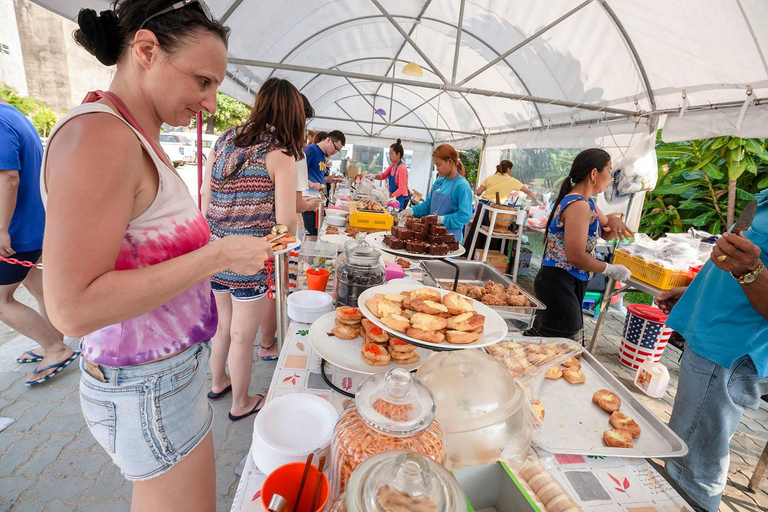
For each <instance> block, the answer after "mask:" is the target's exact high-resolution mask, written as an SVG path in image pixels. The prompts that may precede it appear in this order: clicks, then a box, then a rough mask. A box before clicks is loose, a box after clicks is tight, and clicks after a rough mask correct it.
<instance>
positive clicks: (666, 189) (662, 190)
mask: <svg viewBox="0 0 768 512" xmlns="http://www.w3.org/2000/svg"><path fill="white" fill-rule="evenodd" d="M690 188H691V185H690V184H688V183H677V184H675V185H662V186H661V187H656V189H655V190H654V191H653V192H654V193H655V194H659V195H664V194H681V193H683V192H685V191H686V190H689V189H690Z"/></svg>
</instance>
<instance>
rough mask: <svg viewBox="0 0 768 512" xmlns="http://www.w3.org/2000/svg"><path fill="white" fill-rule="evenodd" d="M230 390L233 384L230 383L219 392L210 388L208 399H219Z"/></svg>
mask: <svg viewBox="0 0 768 512" xmlns="http://www.w3.org/2000/svg"><path fill="white" fill-rule="evenodd" d="M230 391H232V384H230V385H229V386H227V387H225V388H224V389H222V390H221V391H219V392H218V393H215V392H214V391H213V390H210V391H209V392H208V395H207V396H208V400H218V399H219V398H221V397H223V396H224V395H226V394H227V393H229V392H230Z"/></svg>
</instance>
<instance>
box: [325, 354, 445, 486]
mask: <svg viewBox="0 0 768 512" xmlns="http://www.w3.org/2000/svg"><path fill="white" fill-rule="evenodd" d="M434 417H435V403H434V400H433V398H432V393H430V391H429V389H427V388H426V387H425V386H424V385H423V384H421V383H420V382H419V381H418V380H416V379H414V378H413V377H412V376H411V374H410V372H408V371H406V370H404V369H402V368H394V369H392V370H389V371H388V372H387V373H386V374H377V375H372V376H371V377H369V378H368V379H366V380H365V381H363V383H362V384H361V385H360V389H359V390H358V392H357V395H355V402H354V404H353V405H351V406H349V407H348V408H347V410H345V411H344V412H343V413H342V415H341V417H340V418H339V421H338V422H337V423H336V428H335V429H334V432H333V446H332V451H331V458H332V462H331V463H332V476H331V500H335V499H336V498H337V497H338V496H339V494H340V493H341V492H343V491H344V489H345V488H346V485H347V482H348V481H349V479H350V477H351V476H352V472H353V471H354V470H355V468H357V466H359V465H360V464H361V463H363V462H364V461H365V460H366V459H368V458H370V457H372V456H373V455H376V454H378V453H382V452H387V451H392V450H402V451H411V452H416V453H420V454H422V455H425V456H427V457H429V458H430V459H432V460H434V461H435V462H437V463H438V464H443V462H444V459H445V436H444V435H443V429H442V428H441V427H440V425H439V424H438V423H437V421H435V420H434Z"/></svg>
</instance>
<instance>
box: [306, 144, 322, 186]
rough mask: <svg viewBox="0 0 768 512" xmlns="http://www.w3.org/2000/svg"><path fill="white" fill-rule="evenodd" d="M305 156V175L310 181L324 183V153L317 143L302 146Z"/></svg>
mask: <svg viewBox="0 0 768 512" xmlns="http://www.w3.org/2000/svg"><path fill="white" fill-rule="evenodd" d="M304 154H305V155H306V156H307V177H308V178H309V181H311V182H312V183H322V184H323V185H325V153H323V150H322V149H320V146H318V145H317V144H310V145H309V146H307V147H305V148H304Z"/></svg>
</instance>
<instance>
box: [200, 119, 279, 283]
mask: <svg viewBox="0 0 768 512" xmlns="http://www.w3.org/2000/svg"><path fill="white" fill-rule="evenodd" d="M236 136H237V128H230V129H229V130H227V131H226V132H224V133H223V134H222V135H221V137H219V140H217V141H216V144H215V145H214V147H213V159H214V160H213V166H212V168H211V204H210V206H209V207H208V211H207V212H206V215H205V218H206V220H207V221H208V225H209V226H210V228H211V241H213V240H218V239H219V238H222V237H225V236H227V235H249V236H256V237H261V236H267V235H268V234H270V232H271V230H272V228H273V227H274V226H275V223H276V219H275V184H274V183H273V182H272V178H271V177H270V176H269V173H268V172H267V165H266V163H265V160H264V158H265V157H266V155H267V153H269V152H270V151H274V150H276V149H279V148H280V147H281V146H280V145H279V144H278V142H277V141H276V140H274V139H267V138H262V139H261V140H259V141H258V143H257V144H255V145H253V146H248V147H244V148H241V147H238V146H236V145H235V137H236ZM268 276H269V275H268V274H267V272H266V270H262V271H261V272H259V273H258V274H256V275H253V276H246V275H242V274H235V273H233V272H230V271H228V270H227V271H224V272H220V273H218V274H216V275H215V276H213V277H212V278H211V280H212V281H214V282H216V283H218V284H221V285H224V286H228V287H230V288H256V289H259V290H263V291H264V292H265V293H266V290H267V278H268Z"/></svg>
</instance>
